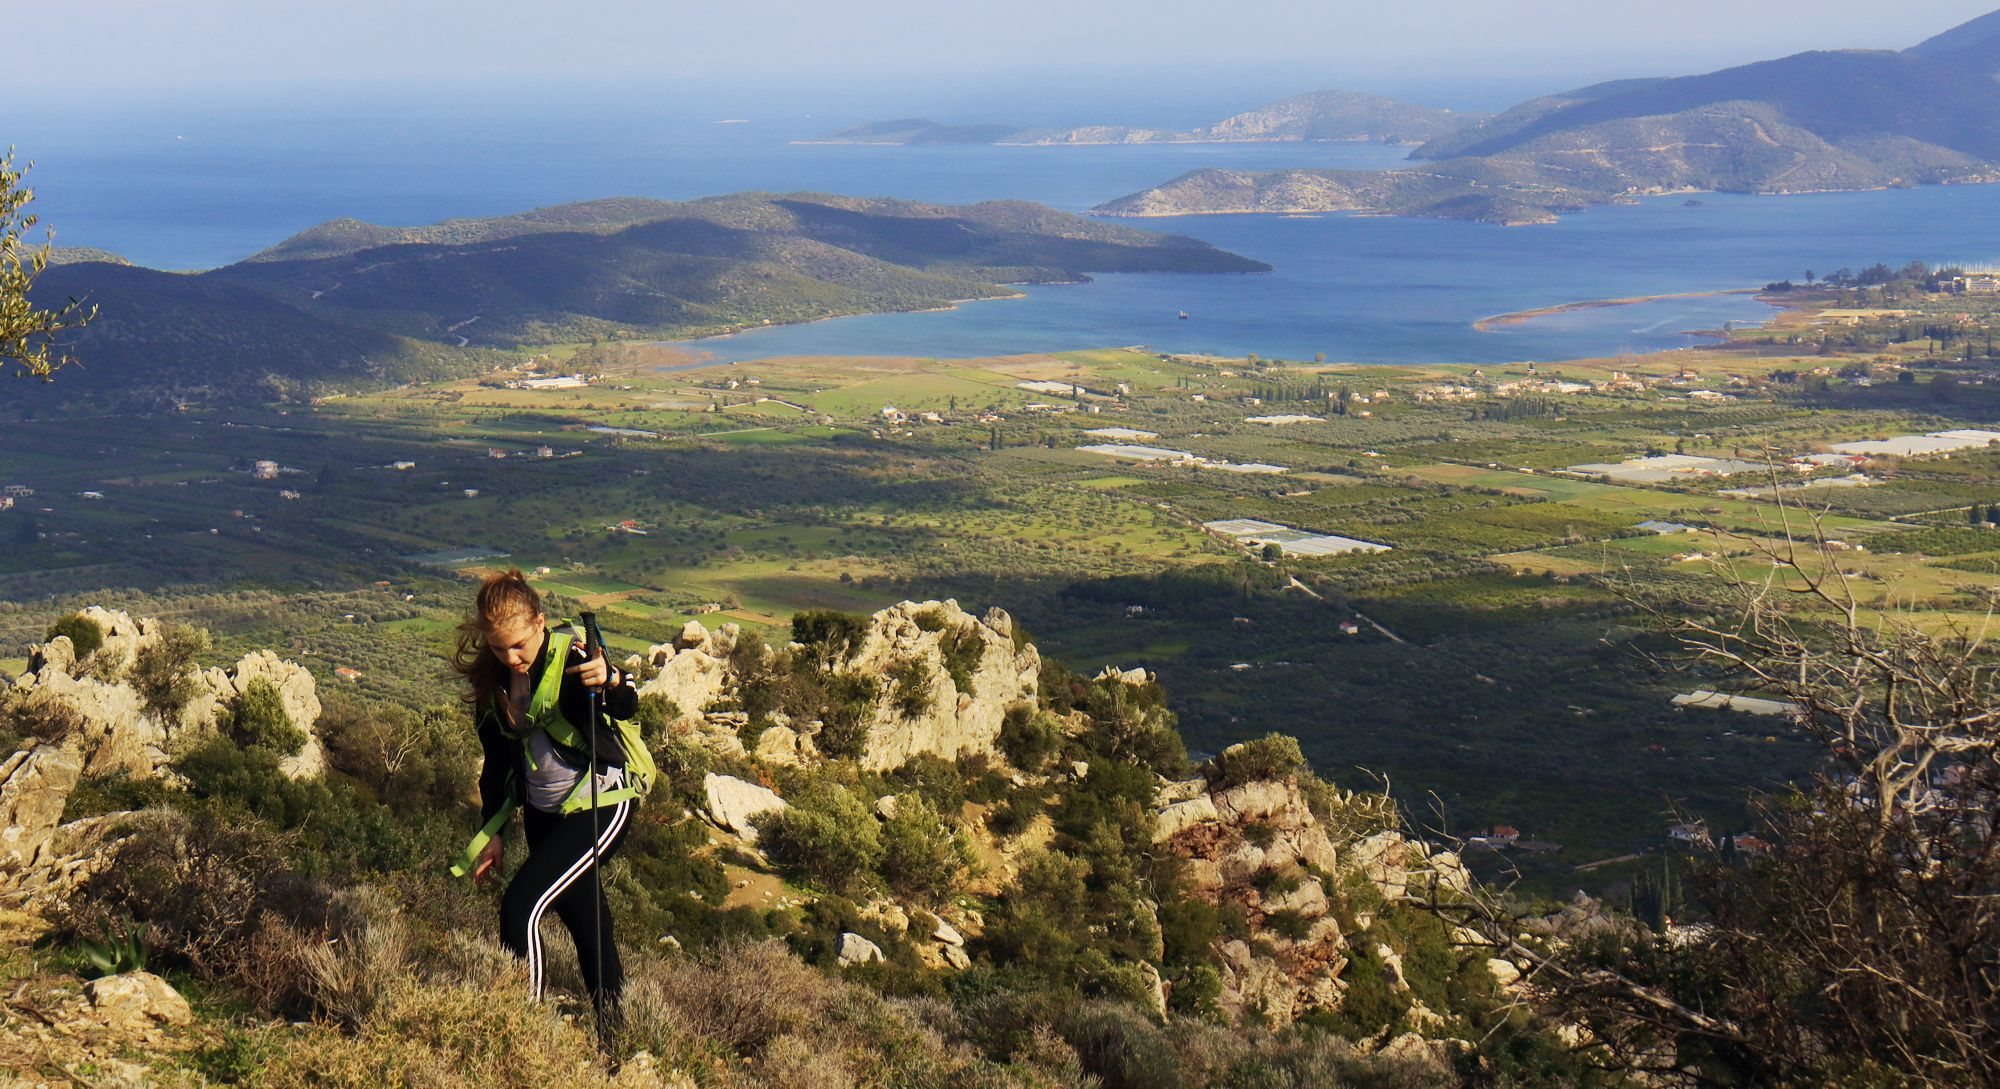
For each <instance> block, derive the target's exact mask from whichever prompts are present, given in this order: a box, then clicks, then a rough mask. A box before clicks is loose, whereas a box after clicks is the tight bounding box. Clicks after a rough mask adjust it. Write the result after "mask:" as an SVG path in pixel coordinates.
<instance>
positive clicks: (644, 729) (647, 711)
mask: <svg viewBox="0 0 2000 1089" xmlns="http://www.w3.org/2000/svg"><path fill="white" fill-rule="evenodd" d="M680 717H681V709H680V707H679V705H677V704H675V703H674V701H673V700H670V699H668V698H667V697H665V696H663V695H661V694H660V693H658V692H648V693H646V694H645V695H642V696H640V697H639V710H638V712H637V714H636V715H635V718H636V720H637V721H638V723H639V736H641V737H643V738H645V739H646V740H647V741H657V740H659V739H660V738H662V737H665V736H666V733H667V727H669V726H671V725H673V723H674V720H675V719H677V718H680Z"/></svg>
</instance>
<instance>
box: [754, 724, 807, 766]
mask: <svg viewBox="0 0 2000 1089" xmlns="http://www.w3.org/2000/svg"><path fill="white" fill-rule="evenodd" d="M800 740H801V739H800V737H799V734H798V731H796V730H793V729H791V728H790V727H788V726H766V727H764V729H763V732H761V733H759V734H758V735H757V749H756V753H757V759H759V760H763V761H765V762H767V763H771V764H780V765H784V766H787V767H790V766H792V765H795V764H797V763H798V762H799V757H800V755H801V746H800V744H799V742H800Z"/></svg>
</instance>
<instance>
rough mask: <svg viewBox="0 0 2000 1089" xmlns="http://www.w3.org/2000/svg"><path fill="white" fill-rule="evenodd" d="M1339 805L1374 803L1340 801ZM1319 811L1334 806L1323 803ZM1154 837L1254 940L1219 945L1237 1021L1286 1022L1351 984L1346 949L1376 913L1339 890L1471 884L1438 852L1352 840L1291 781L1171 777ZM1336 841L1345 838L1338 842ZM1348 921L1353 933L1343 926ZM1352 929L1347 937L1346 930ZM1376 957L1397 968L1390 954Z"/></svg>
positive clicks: (1196, 890)
mask: <svg viewBox="0 0 2000 1089" xmlns="http://www.w3.org/2000/svg"><path fill="white" fill-rule="evenodd" d="M1331 800H1332V803H1333V804H1337V805H1343V806H1360V805H1369V804H1373V803H1372V802H1371V801H1369V800H1367V799H1356V798H1355V796H1353V795H1345V794H1341V795H1334V796H1333V797H1332V799H1331ZM1319 801H1320V804H1321V805H1322V806H1325V805H1326V804H1328V799H1327V798H1326V797H1321V798H1319ZM1153 818H1154V832H1153V837H1154V841H1155V842H1157V843H1161V844H1165V845H1167V846H1169V847H1170V848H1171V849H1172V850H1173V851H1174V852H1175V853H1176V854H1178V855H1180V856H1181V857H1182V858H1183V859H1184V860H1185V861H1186V867H1187V869H1186V873H1187V876H1188V881H1189V884H1190V886H1191V892H1192V893H1193V894H1194V895H1195V896H1198V897H1200V898H1202V899H1204V900H1207V901H1209V902H1210V903H1214V904H1218V905H1228V906H1230V907H1232V908H1234V909H1235V910H1236V911H1238V912H1240V913H1241V914H1242V916H1243V918H1244V919H1245V920H1246V921H1247V922H1248V923H1249V924H1250V927H1251V929H1252V931H1253V932H1255V934H1256V935H1257V939H1258V940H1256V941H1254V942H1252V941H1245V940H1243V939H1240V938H1239V939H1231V940H1228V941H1224V942H1222V943H1221V944H1219V945H1218V946H1217V948H1216V952H1217V960H1218V962H1219V965H1220V967H1221V971H1222V995H1221V1000H1220V1001H1221V1004H1222V1006H1223V1008H1224V1009H1225V1010H1227V1011H1228V1012H1229V1013H1231V1014H1232V1015H1237V1014H1240V1013H1242V1012H1244V1011H1246V1010H1262V1011H1263V1012H1264V1014H1265V1015H1266V1016H1268V1017H1270V1018H1272V1019H1273V1020H1275V1021H1278V1022H1280V1023H1282V1022H1285V1021H1291V1020H1294V1019H1296V1018H1297V1017H1299V1016H1300V1015H1302V1014H1304V1013H1306V1012H1307V1011H1309V1010H1313V1009H1320V1008H1324V1009H1332V1008H1337V1007H1338V1006H1339V1003H1340V1001H1341V998H1342V995H1343V993H1344V992H1345V990H1346V984H1345V982H1344V981H1343V979H1342V974H1343V972H1344V971H1345V970H1346V967H1347V964H1348V959H1349V957H1348V951H1349V943H1350V942H1352V941H1355V940H1357V939H1358V938H1360V937H1361V934H1362V932H1363V931H1366V930H1367V928H1368V927H1369V925H1370V924H1371V922H1372V919H1373V916H1372V914H1371V913H1370V911H1368V910H1366V909H1365V907H1364V906H1362V905H1357V904H1354V903H1352V902H1350V900H1349V898H1348V897H1346V896H1344V895H1342V894H1341V891H1340V889H1339V888H1337V887H1333V886H1330V885H1329V882H1333V883H1334V885H1338V883H1340V882H1342V881H1351V880H1353V879H1365V880H1366V881H1367V882H1368V884H1369V885H1370V886H1372V889H1373V892H1374V893H1375V894H1376V896H1374V897H1370V898H1369V901H1370V903H1372V902H1373V901H1374V900H1376V899H1381V900H1394V899H1396V898H1399V897H1403V896H1406V895H1409V894H1411V893H1413V892H1415V891H1421V890H1424V889H1427V888H1428V887H1429V884H1430V883H1431V882H1437V883H1438V884H1439V885H1440V886H1442V887H1443V888H1445V889H1448V890H1456V891H1460V892H1462V891H1464V890H1465V889H1466V888H1467V887H1468V886H1467V884H1466V882H1468V881H1469V877H1468V876H1467V875H1466V873H1465V870H1464V867H1463V866H1461V865H1460V864H1459V861H1458V858H1457V856H1455V855H1452V854H1449V853H1447V852H1437V853H1433V852H1430V851H1429V850H1427V849H1426V848H1425V847H1424V846H1423V845H1422V844H1419V843H1416V842H1414V841H1412V840H1409V839H1406V838H1404V837H1403V836H1402V835H1401V834H1399V833H1396V832H1380V833H1377V834H1374V835H1370V836H1366V837H1362V838H1351V836H1350V834H1348V833H1344V832H1337V831H1336V829H1334V828H1333V827H1331V826H1330V825H1329V824H1328V823H1327V821H1326V820H1324V819H1322V818H1321V816H1320V815H1319V814H1318V813H1315V812H1314V808H1313V801H1312V800H1311V799H1309V798H1308V797H1307V795H1306V793H1305V792H1304V791H1303V790H1302V789H1301V787H1300V784H1299V783H1298V782H1297V781H1295V780H1291V779H1285V780H1273V779H1264V780H1256V781H1252V782H1247V783H1240V784H1236V785H1233V786H1227V787H1223V786H1221V785H1219V784H1217V785H1213V786H1212V785H1211V784H1210V783H1209V782H1208V781H1207V780H1205V779H1189V780H1184V781H1181V782H1163V783H1161V784H1160V786H1159V788H1158V790H1157V792H1156V794H1155V796H1154V810H1153ZM1336 837H1338V838H1336ZM1343 918H1344V919H1345V922H1346V926H1343ZM1350 931H1351V932H1350ZM1386 948H1387V947H1386V946H1384V947H1383V948H1382V949H1377V948H1374V943H1371V946H1370V951H1371V953H1372V955H1373V956H1374V957H1375V959H1376V960H1378V961H1380V962H1382V963H1384V964H1387V965H1390V966H1392V971H1391V974H1392V975H1396V976H1398V978H1400V973H1399V972H1398V971H1396V970H1395V969H1394V966H1396V965H1398V964H1399V963H1400V961H1399V959H1398V955H1397V954H1396V953H1395V951H1394V950H1393V949H1389V950H1388V951H1387V953H1386V954H1385V953H1384V952H1383V949H1386Z"/></svg>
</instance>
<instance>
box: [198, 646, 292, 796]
mask: <svg viewBox="0 0 2000 1089" xmlns="http://www.w3.org/2000/svg"><path fill="white" fill-rule="evenodd" d="M197 676H198V678H199V680H200V681H201V685H202V688H203V689H204V690H205V692H204V693H203V695H202V696H197V697H196V699H195V701H194V702H193V703H191V704H190V705H189V712H190V714H196V713H198V712H197V711H196V709H197V708H198V707H204V706H205V707H206V710H205V711H203V712H199V713H200V714H202V717H204V718H206V720H207V721H208V722H210V723H213V722H214V721H215V720H216V718H217V717H218V716H220V715H221V714H222V713H223V712H224V711H226V710H227V709H228V708H229V707H231V706H233V705H234V704H235V703H236V701H237V700H239V699H241V698H242V697H243V694H244V693H245V692H248V691H249V690H250V686H251V685H252V684H254V683H256V682H258V681H263V682H265V683H267V684H269V685H270V686H271V687H272V688H274V689H276V690H277V692H278V698H279V700H280V701H282V702H283V704H284V707H285V717H287V718H289V719H291V720H292V725H294V726H297V727H299V728H300V729H302V730H304V731H305V732H306V743H305V746H304V747H303V748H301V749H300V750H299V751H298V752H297V753H296V754H294V755H291V756H287V757H286V758H285V759H284V760H283V761H282V762H281V763H280V764H279V765H278V767H279V770H281V771H283V772H284V773H285V774H286V775H289V776H291V777H292V778H294V779H299V778H316V777H318V776H319V775H321V774H323V773H324V772H325V770H326V753H325V750H324V749H323V748H322V746H321V745H320V740H319V733H318V731H316V730H314V729H313V724H314V723H316V722H318V721H319V712H320V704H319V693H318V690H317V689H316V688H315V687H314V684H313V677H312V674H311V673H308V672H306V668H305V667H304V666H302V665H299V664H298V663H297V662H288V661H285V660H284V659H282V658H280V657H278V656H277V655H276V654H273V653H271V652H270V651H268V650H257V651H252V652H250V653H249V654H246V655H244V656H243V657H242V658H241V659H239V660H238V661H237V663H236V665H235V666H233V667H232V668H229V669H219V668H217V669H204V670H202V671H201V672H200V673H199V674H198V675H197ZM204 697H205V699H204Z"/></svg>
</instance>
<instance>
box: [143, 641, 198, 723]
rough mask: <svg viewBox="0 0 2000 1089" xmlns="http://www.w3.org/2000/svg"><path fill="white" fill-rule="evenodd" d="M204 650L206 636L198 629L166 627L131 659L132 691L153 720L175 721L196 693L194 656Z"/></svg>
mask: <svg viewBox="0 0 2000 1089" xmlns="http://www.w3.org/2000/svg"><path fill="white" fill-rule="evenodd" d="M207 649H208V633H207V632H205V631H203V630H202V629H200V628H191V627H187V626H185V625H181V624H168V625H166V627H165V630H163V631H162V632H161V633H160V637H159V638H158V639H156V640H154V641H153V642H150V643H147V644H146V645H145V646H143V647H140V648H139V653H138V654H137V655H135V656H134V657H133V659H132V674H131V681H132V687H134V688H136V689H138V690H139V698H140V700H141V701H143V702H144V703H145V706H146V710H147V711H148V712H150V713H152V715H153V716H154V717H155V718H159V719H167V720H170V719H174V718H177V717H179V715H180V713H181V711H182V710H183V709H185V708H186V707H187V705H188V702H189V701H190V700H192V699H194V697H195V695H196V693H198V692H199V691H200V683H199V682H198V681H196V680H195V677H194V664H195V662H194V660H195V655H197V654H200V653H201V652H203V651H205V650H207Z"/></svg>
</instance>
